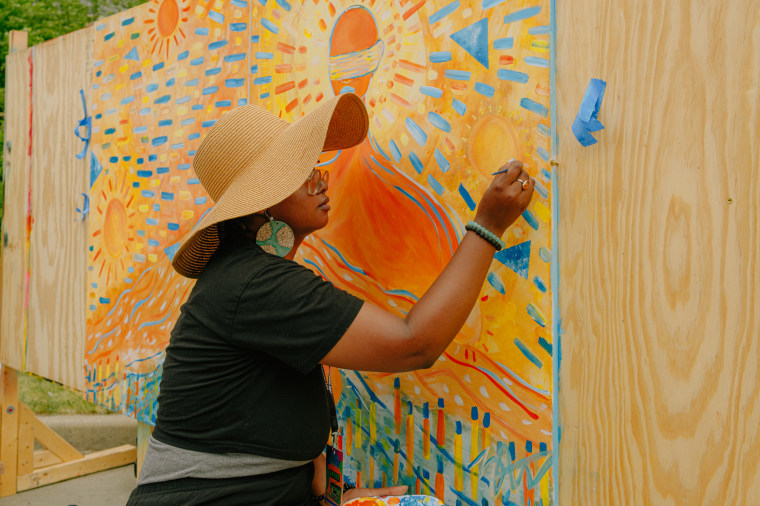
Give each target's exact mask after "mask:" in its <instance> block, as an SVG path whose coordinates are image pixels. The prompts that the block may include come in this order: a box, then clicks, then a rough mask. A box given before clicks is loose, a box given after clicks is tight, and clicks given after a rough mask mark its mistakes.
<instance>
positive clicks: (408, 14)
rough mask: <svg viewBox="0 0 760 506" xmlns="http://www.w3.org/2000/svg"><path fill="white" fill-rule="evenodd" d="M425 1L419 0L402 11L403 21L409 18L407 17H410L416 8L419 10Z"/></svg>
mask: <svg viewBox="0 0 760 506" xmlns="http://www.w3.org/2000/svg"><path fill="white" fill-rule="evenodd" d="M426 1H427V0H422V1H421V2H419V3H417V4H415V5H413V6H412V8H411V9H409V10H408V11H406V12H405V13H404V16H403V17H404V21H406V20H407V19H409V17H410V16H411V15H412V14H414V13H415V12H417V11H418V10H420V8H421V7H422V6H423V5H425V2H426Z"/></svg>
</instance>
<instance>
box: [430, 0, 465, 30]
mask: <svg viewBox="0 0 760 506" xmlns="http://www.w3.org/2000/svg"><path fill="white" fill-rule="evenodd" d="M458 8H459V0H455V1H454V2H451V3H450V4H448V5H446V6H444V7H442V8H440V9H438V10H437V11H435V12H434V13H433V14H431V15H430V17H429V18H428V24H431V25H432V24H433V23H437V22H438V21H440V20H442V19H443V18H445V17H446V16H448V15H449V14H451V13H452V12H454V11H456V10H457V9H458Z"/></svg>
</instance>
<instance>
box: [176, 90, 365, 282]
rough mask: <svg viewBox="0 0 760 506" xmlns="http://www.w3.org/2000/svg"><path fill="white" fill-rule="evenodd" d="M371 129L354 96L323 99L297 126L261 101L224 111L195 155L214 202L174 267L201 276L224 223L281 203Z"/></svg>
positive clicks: (198, 171)
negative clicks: (322, 161)
mask: <svg viewBox="0 0 760 506" xmlns="http://www.w3.org/2000/svg"><path fill="white" fill-rule="evenodd" d="M368 127H369V119H368V117H367V110H366V109H365V107H364V102H362V100H361V99H360V98H359V97H358V96H357V95H355V94H353V93H345V94H343V95H339V96H337V97H334V98H331V99H329V100H325V101H324V102H322V103H321V104H320V105H319V106H318V107H317V108H315V109H314V110H312V111H311V112H309V113H308V114H306V115H305V116H303V117H301V118H300V119H298V120H297V121H295V122H294V123H288V122H287V121H283V120H281V119H279V118H278V117H276V116H274V115H273V114H271V113H270V112H269V111H267V110H265V109H262V108H260V107H258V106H255V105H244V106H241V107H237V108H235V109H233V110H231V111H229V112H227V113H226V114H224V115H223V116H222V117H221V118H220V119H219V121H217V122H216V123H215V124H214V126H213V127H211V129H210V130H209V132H208V134H207V135H206V137H205V138H204V139H203V142H201V145H200V147H199V148H198V151H197V152H196V153H195V156H194V157H193V169H194V170H195V173H196V174H197V176H198V179H200V182H201V184H202V185H203V187H204V188H205V189H206V191H207V192H208V194H209V196H210V197H211V199H212V200H213V201H214V207H213V208H212V209H211V210H210V211H209V212H207V214H206V215H205V216H203V218H202V219H201V221H200V222H199V223H198V224H197V225H196V226H195V228H194V229H193V231H192V232H191V233H190V235H189V236H188V237H186V238H185V239H184V240H183V242H182V245H181V246H180V248H179V250H178V251H177V253H176V255H175V256H174V259H173V260H172V267H174V269H175V270H176V271H177V272H179V273H180V274H182V275H183V276H186V277H188V278H197V277H198V276H200V274H201V272H203V269H204V267H205V266H206V264H207V263H208V261H209V260H210V259H211V256H212V255H213V254H214V252H215V251H216V249H217V247H218V246H219V232H218V227H217V224H218V223H220V222H222V221H225V220H230V219H233V218H238V217H240V216H246V215H248V214H253V213H257V212H261V211H264V210H266V209H267V208H269V207H271V206H273V205H275V204H277V203H278V202H282V201H283V200H285V199H286V198H287V197H289V196H290V195H292V194H293V193H294V192H295V191H296V190H298V188H300V187H301V185H302V184H303V183H304V182H305V181H306V178H308V177H309V174H310V173H311V171H312V169H313V168H314V165H315V164H316V162H317V160H318V158H319V155H320V153H321V152H322V151H332V150H336V149H345V148H350V147H351V146H355V145H356V144H359V143H360V142H361V141H362V140H363V139H364V137H365V136H366V135H367V129H368Z"/></svg>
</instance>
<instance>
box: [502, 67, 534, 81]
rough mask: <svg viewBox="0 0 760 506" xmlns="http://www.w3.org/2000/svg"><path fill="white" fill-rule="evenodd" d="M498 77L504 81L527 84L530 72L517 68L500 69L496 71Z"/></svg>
mask: <svg viewBox="0 0 760 506" xmlns="http://www.w3.org/2000/svg"><path fill="white" fill-rule="evenodd" d="M496 77H498V78H499V79H501V80H502V81H512V82H515V83H522V84H525V83H527V82H528V79H529V77H528V74H526V73H524V72H518V71H516V70H507V69H499V70H497V71H496Z"/></svg>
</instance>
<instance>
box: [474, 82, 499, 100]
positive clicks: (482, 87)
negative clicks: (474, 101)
mask: <svg viewBox="0 0 760 506" xmlns="http://www.w3.org/2000/svg"><path fill="white" fill-rule="evenodd" d="M473 88H474V89H475V91H477V92H478V93H480V94H481V95H483V96H484V97H489V98H491V97H493V95H494V93H496V88H494V87H493V86H491V85H490V84H486V83H475V86H473Z"/></svg>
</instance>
